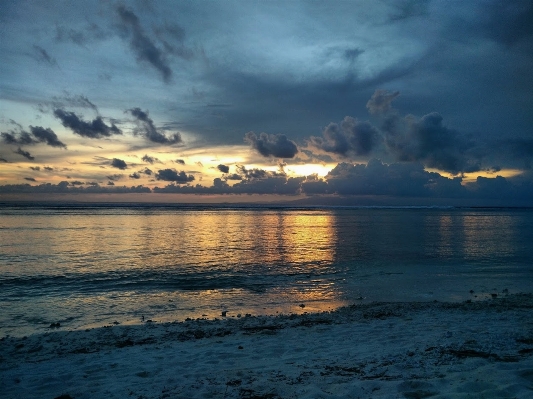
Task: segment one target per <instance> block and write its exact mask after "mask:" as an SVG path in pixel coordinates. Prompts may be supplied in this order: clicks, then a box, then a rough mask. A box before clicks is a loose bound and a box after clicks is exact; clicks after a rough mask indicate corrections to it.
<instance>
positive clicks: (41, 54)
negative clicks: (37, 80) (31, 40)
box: [33, 44, 59, 67]
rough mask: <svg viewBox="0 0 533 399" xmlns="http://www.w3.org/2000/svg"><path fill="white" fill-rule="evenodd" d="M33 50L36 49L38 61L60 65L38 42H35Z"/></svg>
mask: <svg viewBox="0 0 533 399" xmlns="http://www.w3.org/2000/svg"><path fill="white" fill-rule="evenodd" d="M33 50H34V54H35V58H36V59H37V61H40V62H44V63H46V64H49V65H51V66H55V67H59V65H58V64H57V61H56V59H55V58H53V57H52V56H50V54H48V52H47V51H46V50H45V49H44V48H42V47H41V46H37V45H36V44H34V45H33Z"/></svg>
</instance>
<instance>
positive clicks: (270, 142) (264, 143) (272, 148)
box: [244, 132, 298, 158]
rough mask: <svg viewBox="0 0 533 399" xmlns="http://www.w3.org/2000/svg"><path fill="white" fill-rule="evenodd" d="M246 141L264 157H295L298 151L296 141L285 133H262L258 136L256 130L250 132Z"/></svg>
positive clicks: (246, 136)
mask: <svg viewBox="0 0 533 399" xmlns="http://www.w3.org/2000/svg"><path fill="white" fill-rule="evenodd" d="M244 141H245V142H246V143H248V144H250V145H251V147H252V148H253V149H255V150H257V152H259V153H260V154H261V155H263V156H264V157H271V156H272V157H276V158H294V156H295V155H296V154H297V153H298V147H297V146H296V144H295V143H294V141H291V140H289V139H287V136H285V135H284V134H268V133H260V134H259V136H257V135H256V134H255V133H254V132H248V133H246V135H245V136H244Z"/></svg>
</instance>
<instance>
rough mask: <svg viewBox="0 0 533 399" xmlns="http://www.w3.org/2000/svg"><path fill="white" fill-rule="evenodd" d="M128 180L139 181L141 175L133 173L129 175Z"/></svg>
mask: <svg viewBox="0 0 533 399" xmlns="http://www.w3.org/2000/svg"><path fill="white" fill-rule="evenodd" d="M130 178H132V179H140V178H141V175H140V174H138V173H137V172H133V173H132V174H131V175H130Z"/></svg>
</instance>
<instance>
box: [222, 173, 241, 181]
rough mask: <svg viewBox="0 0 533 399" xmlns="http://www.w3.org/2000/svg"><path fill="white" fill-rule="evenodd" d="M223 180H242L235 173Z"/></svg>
mask: <svg viewBox="0 0 533 399" xmlns="http://www.w3.org/2000/svg"><path fill="white" fill-rule="evenodd" d="M225 180H242V176H241V175H239V174H237V173H232V174H231V175H227V176H226V177H225Z"/></svg>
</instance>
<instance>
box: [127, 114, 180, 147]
mask: <svg viewBox="0 0 533 399" xmlns="http://www.w3.org/2000/svg"><path fill="white" fill-rule="evenodd" d="M128 112H130V113H131V114H132V115H133V116H134V117H135V118H136V122H137V124H138V129H137V130H136V133H138V134H139V133H140V134H142V135H143V136H144V137H145V138H147V139H148V140H150V141H152V142H154V143H158V144H165V145H172V144H178V143H181V142H182V140H181V135H180V134H179V133H173V134H172V135H171V136H170V138H168V137H167V136H165V135H164V134H163V133H160V132H159V131H158V130H157V129H156V127H155V124H154V121H153V120H152V119H150V117H149V116H148V111H146V112H145V111H142V110H141V109H140V108H132V109H130V110H128Z"/></svg>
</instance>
